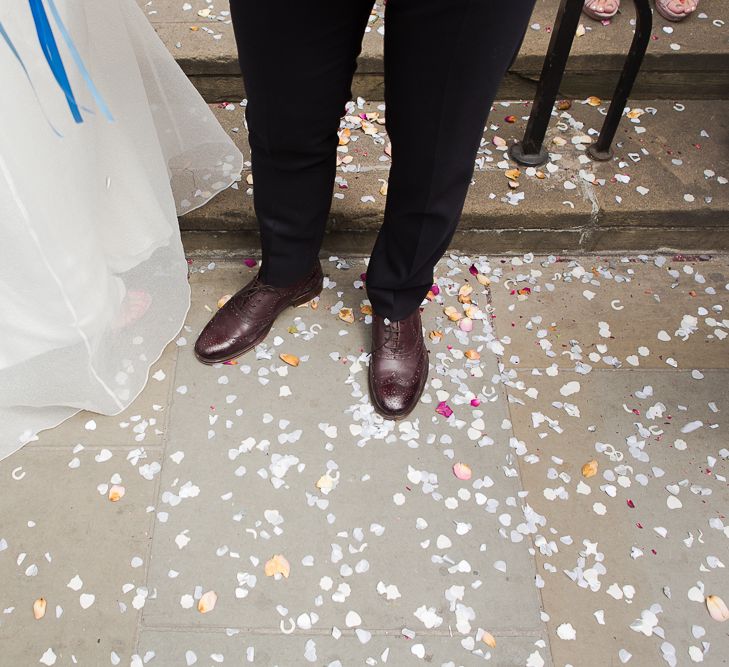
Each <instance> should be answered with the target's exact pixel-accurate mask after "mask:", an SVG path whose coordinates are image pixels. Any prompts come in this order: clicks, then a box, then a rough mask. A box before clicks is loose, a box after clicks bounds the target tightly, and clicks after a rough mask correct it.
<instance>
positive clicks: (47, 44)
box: [28, 0, 84, 123]
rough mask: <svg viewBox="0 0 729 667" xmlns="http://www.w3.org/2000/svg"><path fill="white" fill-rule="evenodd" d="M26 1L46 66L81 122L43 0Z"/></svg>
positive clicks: (74, 114) (72, 111) (72, 112)
mask: <svg viewBox="0 0 729 667" xmlns="http://www.w3.org/2000/svg"><path fill="white" fill-rule="evenodd" d="M28 2H29V4H30V11H31V12H32V14H33V21H34V22H35V30H36V33H37V34H38V40H39V41H40V45H41V48H42V49H43V54H44V55H45V57H46V61H47V62H48V66H49V67H50V68H51V71H52V72H53V76H54V77H55V79H56V82H57V83H58V85H59V86H60V87H61V90H62V91H63V92H64V94H65V95H66V102H68V106H69V108H70V109H71V115H72V116H73V119H74V120H75V121H76V122H77V123H83V121H84V119H83V118H82V117H81V112H80V111H79V109H78V104H77V103H76V98H75V97H74V95H73V91H72V90H71V84H70V83H69V81H68V76H67V75H66V70H65V68H64V67H63V61H62V60H61V54H60V53H59V52H58V46H57V45H56V39H55V37H54V36H53V31H52V30H51V25H50V23H49V22H48V17H47V16H46V10H45V9H44V8H43V2H42V0H28Z"/></svg>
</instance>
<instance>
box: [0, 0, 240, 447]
mask: <svg viewBox="0 0 729 667" xmlns="http://www.w3.org/2000/svg"><path fill="white" fill-rule="evenodd" d="M39 7H40V12H41V14H40V16H41V18H44V19H45V21H44V22H41V23H44V25H45V28H46V33H45V34H46V36H47V35H48V28H50V29H51V30H52V34H53V36H54V37H55V45H53V47H54V48H53V49H49V48H48V46H47V45H45V46H44V45H43V40H42V39H41V37H42V35H41V32H42V28H43V25H41V26H40V27H38V16H39V14H38V12H39ZM44 9H45V11H44ZM51 39H53V37H51ZM59 58H60V62H61V63H62V69H63V70H65V74H62V75H61V77H60V78H59V76H58V72H57V68H58V64H59ZM51 64H53V65H54V67H52V66H51ZM64 81H65V83H67V87H66V88H65V89H64V87H63V86H61V85H60V83H62V82H64ZM68 90H70V91H71V93H70V94H69V92H68ZM242 162H243V157H242V155H241V154H240V152H239V151H238V149H237V148H236V147H235V145H234V144H233V142H232V140H231V139H230V137H229V136H228V135H227V134H226V133H225V132H224V131H223V130H222V128H221V127H220V125H219V124H218V123H217V121H216V119H215V117H214V116H213V114H212V113H211V111H210V109H209V108H208V106H207V105H206V104H205V102H204V101H203V99H202V98H201V97H200V96H199V94H198V93H197V91H196V90H195V89H194V87H193V86H192V85H191V84H190V82H189V81H188V80H187V78H186V77H185V75H184V74H183V73H182V71H181V70H180V69H179V67H178V66H177V64H176V63H175V61H174V59H173V58H172V56H171V55H170V54H169V53H168V52H167V50H166V48H165V47H164V46H163V44H162V43H161V42H160V40H159V38H158V37H157V35H156V33H155V32H154V30H153V28H152V27H151V26H150V24H149V22H148V21H147V18H146V16H145V15H144V14H143V13H142V11H141V10H140V9H139V8H138V7H137V5H136V4H135V2H134V0H55V2H54V0H30V1H29V2H7V3H2V4H1V5H0V238H1V242H0V459H3V458H5V457H7V456H9V455H10V454H12V453H13V452H15V451H16V450H17V449H18V448H20V447H21V446H22V445H23V444H25V443H26V442H29V441H31V440H34V439H36V438H37V433H38V432H39V431H41V430H43V429H47V428H50V427H53V426H55V425H57V424H59V423H60V422H62V421H64V420H65V419H67V418H69V417H70V416H72V415H73V414H75V413H76V412H78V411H79V410H82V409H83V410H90V411H93V412H98V413H102V414H106V415H115V414H118V413H120V412H121V411H122V410H123V409H125V408H126V407H127V406H128V405H129V404H130V403H131V402H132V401H133V400H134V399H135V398H136V396H138V394H139V393H140V392H141V390H142V389H143V388H144V385H145V384H146V382H147V378H148V374H149V369H150V366H151V365H152V364H153V363H154V362H155V361H156V360H157V359H158V358H159V356H160V355H161V353H162V350H163V349H164V347H165V346H166V345H167V343H169V342H170V341H171V340H172V339H173V338H175V336H176V335H177V333H178V332H179V331H180V329H181V327H182V324H183V322H184V319H185V316H186V314H187V311H188V308H189V304H190V289H189V285H188V282H187V263H186V260H185V256H184V253H183V249H182V244H181V241H180V233H179V228H178V222H177V216H178V215H182V214H184V213H186V212H188V211H191V210H193V209H194V208H197V207H198V206H201V205H202V204H204V203H205V202H206V201H208V200H209V199H210V198H211V197H213V196H214V195H215V194H216V193H218V192H220V191H221V190H223V189H225V188H227V187H228V186H230V185H231V184H232V183H233V182H234V181H236V180H238V179H239V177H240V170H241V167H242Z"/></svg>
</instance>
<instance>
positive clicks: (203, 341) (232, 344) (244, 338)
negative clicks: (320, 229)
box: [195, 260, 324, 364]
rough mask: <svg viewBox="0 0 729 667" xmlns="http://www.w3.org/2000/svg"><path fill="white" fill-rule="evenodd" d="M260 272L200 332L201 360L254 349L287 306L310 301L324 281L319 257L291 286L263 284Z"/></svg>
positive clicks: (197, 350)
mask: <svg viewBox="0 0 729 667" xmlns="http://www.w3.org/2000/svg"><path fill="white" fill-rule="evenodd" d="M259 273H260V272H259ZM259 273H257V274H256V276H255V278H253V280H251V281H250V282H249V283H248V284H247V285H245V286H244V287H243V288H242V289H241V290H239V291H238V292H236V293H235V294H234V295H233V296H232V297H230V299H229V300H228V302H227V303H226V304H225V305H224V306H223V307H222V308H221V309H220V310H218V312H217V313H215V315H213V318H212V319H211V320H210V322H208V323H207V325H205V328H204V329H203V330H202V332H201V333H200V336H199V337H198V339H197V342H196V343H195V356H196V357H197V358H198V359H199V360H200V361H202V362H203V363H204V364H217V363H221V362H223V361H230V360H231V359H235V357H238V356H240V355H241V354H243V353H245V352H248V350H251V349H253V348H254V347H255V346H256V345H258V343H260V342H261V341H262V340H263V339H264V338H265V337H266V336H267V335H268V332H269V331H270V330H271V326H272V325H273V323H274V321H275V320H276V318H277V317H278V316H279V315H280V314H281V313H282V312H283V311H284V310H285V309H286V308H288V307H289V306H298V305H301V304H302V303H306V302H307V301H311V299H313V298H314V297H315V296H317V295H318V294H319V293H320V292H321V290H322V285H323V281H324V276H323V274H322V268H321V263H320V262H319V260H317V262H316V265H315V266H314V269H313V270H312V272H311V273H310V274H309V275H308V276H306V278H303V279H302V280H300V281H298V282H297V283H295V284H293V285H291V286H290V287H274V286H273V285H266V284H265V283H263V282H261V280H260V278H259Z"/></svg>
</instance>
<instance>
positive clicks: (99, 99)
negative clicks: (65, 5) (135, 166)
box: [31, 0, 114, 122]
mask: <svg viewBox="0 0 729 667" xmlns="http://www.w3.org/2000/svg"><path fill="white" fill-rule="evenodd" d="M31 2H32V0H31ZM47 2H48V6H49V7H50V9H51V14H52V15H53V20H54V21H55V22H56V25H57V26H58V30H59V32H60V33H61V37H63V41H65V42H66V46H67V47H68V50H69V51H70V52H71V56H72V57H73V59H74V61H75V63H76V66H77V67H78V69H79V71H80V72H81V76H82V77H83V78H84V81H85V82H86V86H87V87H88V89H89V90H90V91H91V95H92V96H93V98H94V100H95V101H96V104H97V105H98V107H99V108H100V109H101V112H102V113H103V114H104V115H105V116H106V118H107V119H108V120H109V121H111V122H113V121H114V117H113V116H112V115H111V111H109V107H107V106H106V102H104V98H103V97H102V96H101V93H99V91H98V90H97V88H96V86H95V85H94V82H93V81H92V79H91V76H90V75H89V73H88V71H87V69H86V67H85V66H84V63H83V60H81V56H80V55H79V52H78V49H77V48H76V45H75V44H74V43H73V40H72V39H71V36H70V35H69V34H68V30H66V26H65V25H64V24H63V21H62V20H61V16H60V14H59V13H58V9H56V3H55V2H54V1H53V0H47Z"/></svg>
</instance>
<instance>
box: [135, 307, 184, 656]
mask: <svg viewBox="0 0 729 667" xmlns="http://www.w3.org/2000/svg"><path fill="white" fill-rule="evenodd" d="M188 314H189V313H188ZM185 319H187V315H186V316H185ZM183 327H184V324H183ZM183 330H184V329H181V330H180V332H181V331H183ZM178 336H179V333H178V334H177V335H175V337H174V339H173V340H172V341H170V343H168V344H172V343H174V344H175V347H174V353H173V357H174V358H173V360H172V368H171V369H170V373H169V375H170V386H169V389H168V390H167V396H166V398H165V413H166V414H165V415H164V426H163V432H162V442H161V443H160V444H159V445H157V447H158V448H160V460H159V465H160V470H159V472H158V473H157V477H156V479H155V481H154V491H153V496H152V497H153V502H154V509H155V511H154V512H150V514H151V515H152V516H151V520H152V525H151V527H150V529H149V539H148V540H147V550H146V554H145V558H144V582H143V584H142V587H143V588H145V589H146V590H147V595H149V571H150V562H151V560H152V542H153V541H154V533H155V528H156V526H157V506H158V503H159V497H160V487H161V485H162V473H163V471H164V470H163V469H164V465H165V458H166V457H165V454H166V452H167V443H168V441H169V438H168V436H167V434H168V433H169V425H170V419H171V413H172V399H173V397H174V391H175V380H176V378H177V361H178V359H179V356H180V346H179V345H177V343H176V342H175V341H177V338H178ZM150 449H151V447H150ZM146 601H147V600H146V598H145V604H146ZM143 616H144V606H142V608H141V609H139V610H137V622H136V623H135V625H134V636H133V638H132V653H133V654H134V653H137V652H138V651H139V640H140V638H141V634H142V617H143Z"/></svg>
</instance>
